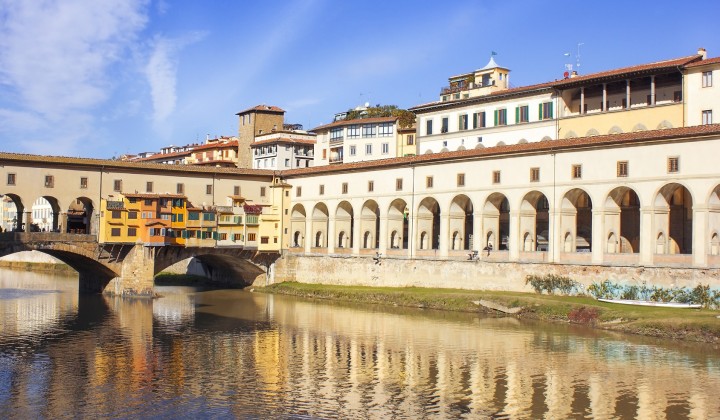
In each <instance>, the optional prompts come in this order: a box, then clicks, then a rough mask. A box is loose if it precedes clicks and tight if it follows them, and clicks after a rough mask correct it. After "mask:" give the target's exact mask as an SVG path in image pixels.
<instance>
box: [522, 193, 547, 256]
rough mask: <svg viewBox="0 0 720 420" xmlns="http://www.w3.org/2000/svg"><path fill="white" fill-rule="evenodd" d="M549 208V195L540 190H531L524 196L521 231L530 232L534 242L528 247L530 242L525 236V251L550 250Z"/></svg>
mask: <svg viewBox="0 0 720 420" xmlns="http://www.w3.org/2000/svg"><path fill="white" fill-rule="evenodd" d="M549 209H550V205H549V203H548V200H547V197H545V194H543V193H541V192H539V191H532V192H529V193H527V194H526V195H525V197H524V198H523V201H522V203H521V204H520V231H521V232H527V233H529V234H530V240H531V241H532V243H533V246H532V247H531V249H528V248H527V245H528V242H527V241H526V240H525V238H523V244H524V245H523V250H524V251H547V250H548V244H549V241H550V235H549V229H548V226H549V222H550V217H549Z"/></svg>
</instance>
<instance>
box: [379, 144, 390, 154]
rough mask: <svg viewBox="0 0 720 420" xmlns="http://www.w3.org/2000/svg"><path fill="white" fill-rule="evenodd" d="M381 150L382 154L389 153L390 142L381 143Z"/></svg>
mask: <svg viewBox="0 0 720 420" xmlns="http://www.w3.org/2000/svg"><path fill="white" fill-rule="evenodd" d="M380 147H381V152H382V154H383V155H387V154H388V153H390V144H389V143H383V144H382V145H381V146H380Z"/></svg>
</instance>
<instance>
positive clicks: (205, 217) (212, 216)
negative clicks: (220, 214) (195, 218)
mask: <svg viewBox="0 0 720 420" xmlns="http://www.w3.org/2000/svg"><path fill="white" fill-rule="evenodd" d="M203 220H204V221H206V222H214V221H215V213H203Z"/></svg>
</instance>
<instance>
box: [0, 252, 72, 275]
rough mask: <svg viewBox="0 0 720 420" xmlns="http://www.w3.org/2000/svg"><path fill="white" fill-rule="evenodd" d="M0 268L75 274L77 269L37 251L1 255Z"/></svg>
mask: <svg viewBox="0 0 720 420" xmlns="http://www.w3.org/2000/svg"><path fill="white" fill-rule="evenodd" d="M0 268H5V269H9V270H20V271H43V272H53V273H66V274H77V271H75V270H74V269H73V268H72V267H70V266H69V265H67V264H65V263H64V262H62V261H60V260H58V259H57V258H54V257H51V256H50V255H47V254H45V253H42V252H38V251H27V252H20V253H17V254H13V255H8V256H6V257H2V258H0Z"/></svg>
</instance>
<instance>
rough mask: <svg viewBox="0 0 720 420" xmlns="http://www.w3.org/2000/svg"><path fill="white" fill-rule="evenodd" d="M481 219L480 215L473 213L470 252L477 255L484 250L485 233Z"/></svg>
mask: <svg viewBox="0 0 720 420" xmlns="http://www.w3.org/2000/svg"><path fill="white" fill-rule="evenodd" d="M482 218H483V215H482V213H478V212H474V213H473V246H472V249H471V251H478V253H479V252H480V250H481V249H483V248H485V232H484V231H483V223H482V220H483V219H482ZM498 248H500V247H498Z"/></svg>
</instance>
